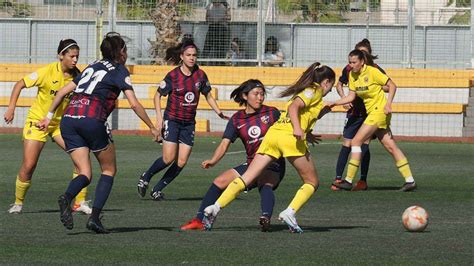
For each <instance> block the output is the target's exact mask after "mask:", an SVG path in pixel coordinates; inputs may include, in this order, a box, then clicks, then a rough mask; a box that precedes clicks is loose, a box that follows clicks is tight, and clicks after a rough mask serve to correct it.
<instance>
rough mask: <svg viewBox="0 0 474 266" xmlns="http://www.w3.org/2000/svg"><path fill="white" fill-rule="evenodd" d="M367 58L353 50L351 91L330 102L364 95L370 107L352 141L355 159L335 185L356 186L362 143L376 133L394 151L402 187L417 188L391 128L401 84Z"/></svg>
mask: <svg viewBox="0 0 474 266" xmlns="http://www.w3.org/2000/svg"><path fill="white" fill-rule="evenodd" d="M365 60H366V59H365V57H364V53H363V52H362V51H360V50H353V51H352V52H350V53H349V65H350V66H351V67H352V70H351V73H350V75H349V94H348V95H347V96H345V97H344V98H342V99H339V100H338V101H336V102H334V103H330V104H329V106H335V105H344V104H347V103H350V102H352V101H353V100H354V99H355V97H356V95H357V96H359V97H360V98H362V100H363V101H364V105H365V109H366V110H367V118H366V119H365V120H364V123H363V124H362V126H361V127H360V129H359V130H358V131H357V134H356V135H355V137H354V138H353V139H352V142H351V160H350V161H349V166H348V168H347V176H346V178H345V180H344V181H342V182H340V183H337V182H334V183H333V185H334V186H336V187H338V188H340V189H344V190H351V189H352V180H353V178H354V176H355V174H356V173H357V170H358V168H359V165H360V160H361V152H362V150H361V145H362V144H363V143H364V142H365V141H366V140H368V139H369V138H371V137H372V136H373V135H374V134H375V135H376V136H377V138H378V139H379V140H380V142H381V143H382V144H383V146H384V147H385V149H386V150H387V151H388V152H389V153H390V154H391V155H392V157H393V159H394V160H395V163H396V165H397V167H398V170H399V171H400V173H401V174H402V176H403V178H404V179H405V183H404V184H403V186H402V187H401V189H400V191H404V192H406V191H413V190H415V189H416V183H415V180H414V179H413V175H412V173H411V170H410V166H409V164H408V160H407V158H406V157H405V155H404V154H403V152H402V151H401V150H400V149H399V148H398V146H397V144H396V142H395V140H394V139H393V136H392V132H391V131H390V119H391V114H392V102H393V98H394V97H395V92H396V90H397V86H396V85H395V83H394V82H393V81H392V80H391V79H390V78H389V77H387V76H386V75H385V74H383V73H382V72H381V71H380V70H379V69H377V68H375V67H372V66H369V65H367V64H366V62H365ZM382 86H387V87H388V97H385V93H384V91H383V89H382Z"/></svg>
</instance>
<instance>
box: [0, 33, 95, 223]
mask: <svg viewBox="0 0 474 266" xmlns="http://www.w3.org/2000/svg"><path fill="white" fill-rule="evenodd" d="M57 52H58V59H59V60H58V61H57V62H54V63H50V64H49V65H47V66H45V67H43V68H40V69H38V70H36V71H35V72H33V73H32V74H30V75H28V76H25V77H24V78H23V79H21V80H19V81H18V82H17V83H16V84H15V85H14V87H13V90H12V94H11V97H10V103H9V105H8V109H7V111H6V112H5V115H4V120H5V122H6V123H7V124H11V123H12V121H13V119H14V117H15V107H16V103H17V101H18V98H19V97H20V93H21V90H23V89H24V88H31V87H38V94H37V96H36V100H35V101H34V103H33V104H32V105H31V108H30V110H29V111H28V116H27V118H26V120H25V126H24V128H23V162H22V164H21V168H20V171H19V173H18V175H17V176H16V184H15V203H14V204H12V205H11V206H10V209H9V210H8V212H9V213H21V212H22V210H23V203H24V200H25V197H26V192H27V191H28V189H29V188H30V186H31V178H32V177H33V173H34V171H35V169H36V165H37V164H38V160H39V156H40V154H41V151H42V150H43V147H44V145H45V143H46V141H47V138H48V136H50V137H51V138H52V139H53V140H54V142H56V144H58V146H59V147H61V149H63V150H64V149H65V146H64V141H63V139H62V137H61V132H60V130H59V122H60V121H61V116H62V115H63V112H64V109H65V108H66V106H67V104H68V103H69V98H68V97H66V98H65V99H64V100H63V101H62V102H61V104H60V106H59V107H58V109H57V110H56V112H55V113H54V114H53V116H52V117H51V118H52V119H51V123H50V125H49V127H48V128H47V130H45V131H41V130H39V129H38V128H37V127H36V123H37V122H38V121H39V120H40V119H41V118H43V117H44V116H45V115H46V114H47V113H48V108H49V106H50V105H51V103H52V102H53V99H54V95H56V93H57V91H58V90H59V89H60V88H61V87H63V86H64V84H66V83H68V82H69V81H71V80H72V79H73V78H75V77H76V76H77V75H79V73H80V71H79V69H77V67H76V64H77V60H78V58H79V45H77V43H76V41H74V40H72V39H65V40H61V41H60V42H59V46H58V50H57ZM76 176H77V173H76V172H73V178H75V177H76ZM86 193H87V190H86V189H84V190H82V191H81V193H79V194H78V195H77V197H76V201H75V204H74V210H75V211H80V212H83V213H85V214H90V213H91V208H90V207H89V205H88V203H87V201H85V199H86Z"/></svg>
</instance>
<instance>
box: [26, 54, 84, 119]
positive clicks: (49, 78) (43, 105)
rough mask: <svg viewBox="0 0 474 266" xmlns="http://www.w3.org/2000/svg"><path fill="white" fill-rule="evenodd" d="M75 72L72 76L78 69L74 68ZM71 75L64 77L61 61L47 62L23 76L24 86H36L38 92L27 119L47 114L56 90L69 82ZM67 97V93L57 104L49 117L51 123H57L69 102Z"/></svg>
mask: <svg viewBox="0 0 474 266" xmlns="http://www.w3.org/2000/svg"><path fill="white" fill-rule="evenodd" d="M75 72H76V73H75V74H74V75H73V76H76V75H77V74H79V70H78V69H76V70H75ZM73 76H71V77H68V78H65V77H64V74H63V71H62V69H61V62H55V63H51V64H48V65H47V66H45V67H42V68H40V69H38V70H36V71H35V72H33V73H31V74H29V75H28V76H25V77H24V78H23V81H24V82H25V85H26V88H31V87H38V94H37V96H36V99H35V101H34V102H33V104H32V105H31V108H30V110H29V111H28V117H27V119H30V120H41V119H43V118H44V117H45V116H46V115H47V114H48V110H49V107H50V106H51V103H52V102H53V99H54V96H55V95H56V93H57V92H58V90H59V89H61V88H62V87H63V86H64V85H66V84H67V83H68V82H70V81H71V80H72V79H73V78H74V77H73ZM69 98H70V97H69V95H68V96H66V97H65V98H64V100H63V102H62V103H61V104H60V105H59V106H58V108H57V109H56V112H55V113H54V115H53V119H51V124H57V123H59V121H60V120H61V116H62V115H63V112H64V109H66V107H67V105H68V104H69Z"/></svg>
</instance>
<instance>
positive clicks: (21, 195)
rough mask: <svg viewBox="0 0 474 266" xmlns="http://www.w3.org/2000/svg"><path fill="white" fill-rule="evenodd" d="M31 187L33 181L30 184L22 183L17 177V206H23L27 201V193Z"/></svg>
mask: <svg viewBox="0 0 474 266" xmlns="http://www.w3.org/2000/svg"><path fill="white" fill-rule="evenodd" d="M30 186H31V180H30V181H28V182H22V181H20V178H19V177H18V176H16V182H15V204H19V205H22V204H23V201H24V200H25V196H26V192H27V191H28V189H29V188H30Z"/></svg>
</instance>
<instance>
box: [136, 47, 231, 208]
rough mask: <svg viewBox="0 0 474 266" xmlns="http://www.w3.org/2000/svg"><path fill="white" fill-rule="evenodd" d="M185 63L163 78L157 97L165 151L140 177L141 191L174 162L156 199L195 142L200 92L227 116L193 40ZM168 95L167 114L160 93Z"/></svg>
mask: <svg viewBox="0 0 474 266" xmlns="http://www.w3.org/2000/svg"><path fill="white" fill-rule="evenodd" d="M180 58H181V60H182V64H181V65H180V66H178V67H176V68H175V69H173V70H171V71H170V72H169V73H168V74H167V75H166V77H165V79H164V80H163V81H161V82H160V84H159V86H158V90H157V92H156V94H155V97H154V102H155V109H156V126H157V128H158V129H159V130H161V131H162V137H163V154H162V156H161V157H160V158H158V159H157V160H156V161H155V162H154V163H153V164H152V165H151V166H150V167H149V169H148V170H147V171H145V172H144V173H143V174H142V175H141V176H140V179H139V180H138V185H137V186H138V194H139V195H140V196H141V197H144V196H145V193H146V190H147V188H148V184H149V182H150V180H151V178H152V177H153V176H154V175H155V174H157V173H158V172H160V171H161V170H163V169H165V168H166V167H168V166H169V165H171V166H170V167H169V168H168V170H167V171H166V172H165V174H164V175H163V177H162V178H161V180H160V181H159V182H158V183H157V184H156V185H155V187H154V188H153V190H152V191H151V193H150V196H151V198H152V199H154V200H162V199H163V193H162V190H163V189H164V188H165V187H166V186H167V185H169V184H170V183H171V182H172V181H173V180H174V179H175V178H176V177H177V176H178V175H179V173H180V172H181V170H183V168H184V166H185V165H186V163H187V162H188V159H189V156H190V155H191V151H192V148H193V145H194V129H195V125H196V120H195V117H196V110H197V107H198V104H199V95H200V94H202V95H204V96H205V97H206V101H207V103H208V104H209V105H210V106H211V108H212V109H213V110H214V111H215V112H216V113H217V114H218V115H219V117H221V118H223V119H228V118H227V117H226V116H225V115H224V114H223V113H222V112H221V111H220V109H219V107H218V106H217V102H216V100H215V99H214V98H213V97H212V94H211V93H210V92H211V85H210V83H209V80H208V78H207V75H206V73H205V72H204V71H203V70H202V69H200V68H199V67H198V65H197V63H196V61H197V47H196V45H195V44H194V43H193V41H192V40H189V39H188V40H185V41H184V42H183V44H182V45H181V54H180ZM162 96H168V100H167V103H166V109H165V112H164V114H163V115H162V112H161V105H160V103H161V97H162Z"/></svg>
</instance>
